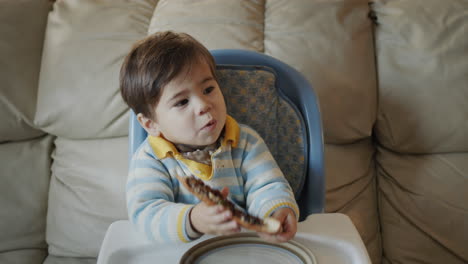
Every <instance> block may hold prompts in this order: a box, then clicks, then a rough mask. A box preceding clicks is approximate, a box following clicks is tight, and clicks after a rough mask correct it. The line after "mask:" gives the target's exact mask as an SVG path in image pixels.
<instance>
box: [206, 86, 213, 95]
mask: <svg viewBox="0 0 468 264" xmlns="http://www.w3.org/2000/svg"><path fill="white" fill-rule="evenodd" d="M213 90H214V86H210V87H208V88H206V89H205V90H203V94H209V93H211V92H212V91H213Z"/></svg>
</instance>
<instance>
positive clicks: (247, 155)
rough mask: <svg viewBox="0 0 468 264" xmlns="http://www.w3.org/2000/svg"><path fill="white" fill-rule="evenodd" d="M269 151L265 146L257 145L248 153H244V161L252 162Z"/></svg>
mask: <svg viewBox="0 0 468 264" xmlns="http://www.w3.org/2000/svg"><path fill="white" fill-rule="evenodd" d="M267 151H268V148H267V146H266V145H265V144H261V145H257V146H256V147H255V148H253V149H251V150H249V151H246V152H245V153H244V157H243V160H244V162H246V161H250V160H252V159H254V158H256V157H258V156H260V155H261V154H263V153H265V152H267Z"/></svg>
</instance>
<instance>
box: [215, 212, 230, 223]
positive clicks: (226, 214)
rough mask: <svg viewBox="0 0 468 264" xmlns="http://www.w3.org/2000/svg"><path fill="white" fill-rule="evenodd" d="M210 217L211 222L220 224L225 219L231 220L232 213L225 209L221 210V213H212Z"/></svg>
mask: <svg viewBox="0 0 468 264" xmlns="http://www.w3.org/2000/svg"><path fill="white" fill-rule="evenodd" d="M211 218H212V220H213V221H212V222H213V223H217V224H220V223H224V222H226V221H229V220H231V219H232V213H231V211H229V210H225V211H223V212H221V213H218V214H215V215H213V217H211Z"/></svg>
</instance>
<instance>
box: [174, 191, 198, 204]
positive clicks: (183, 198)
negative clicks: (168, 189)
mask: <svg viewBox="0 0 468 264" xmlns="http://www.w3.org/2000/svg"><path fill="white" fill-rule="evenodd" d="M177 202H179V203H185V204H195V203H198V202H199V200H198V199H197V198H196V197H195V196H194V195H192V194H189V193H179V195H178V196H177Z"/></svg>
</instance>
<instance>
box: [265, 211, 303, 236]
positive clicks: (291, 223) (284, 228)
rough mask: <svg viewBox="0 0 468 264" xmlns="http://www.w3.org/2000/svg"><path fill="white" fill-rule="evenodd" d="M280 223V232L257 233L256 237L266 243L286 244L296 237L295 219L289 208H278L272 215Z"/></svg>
mask: <svg viewBox="0 0 468 264" xmlns="http://www.w3.org/2000/svg"><path fill="white" fill-rule="evenodd" d="M272 217H273V218H276V219H278V221H280V223H281V228H280V231H279V232H278V233H276V234H268V233H258V236H260V237H261V238H263V239H265V240H266V241H268V242H272V243H280V242H286V241H288V240H290V239H292V238H293V237H294V235H296V231H297V219H296V215H295V214H294V211H293V210H292V209H291V208H280V209H278V210H276V212H275V213H274V214H273V215H272Z"/></svg>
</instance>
